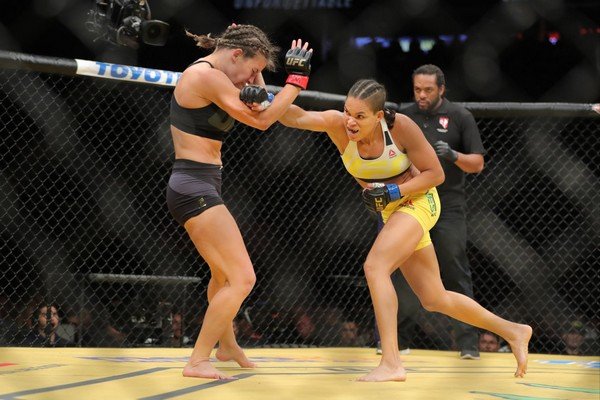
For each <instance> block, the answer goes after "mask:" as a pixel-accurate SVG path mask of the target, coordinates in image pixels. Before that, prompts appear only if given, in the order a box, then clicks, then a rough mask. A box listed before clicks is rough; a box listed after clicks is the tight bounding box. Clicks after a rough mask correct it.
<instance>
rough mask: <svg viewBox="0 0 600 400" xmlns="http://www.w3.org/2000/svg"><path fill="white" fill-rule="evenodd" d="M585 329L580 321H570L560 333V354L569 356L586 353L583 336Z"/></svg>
mask: <svg viewBox="0 0 600 400" xmlns="http://www.w3.org/2000/svg"><path fill="white" fill-rule="evenodd" d="M585 333H586V329H585V326H584V325H583V323H582V322H581V321H572V322H571V323H569V325H568V326H567V328H566V329H565V330H564V332H563V334H562V335H561V339H562V343H561V346H560V354H568V355H571V356H584V355H588V354H589V353H588V349H587V347H588V346H587V343H586V338H585Z"/></svg>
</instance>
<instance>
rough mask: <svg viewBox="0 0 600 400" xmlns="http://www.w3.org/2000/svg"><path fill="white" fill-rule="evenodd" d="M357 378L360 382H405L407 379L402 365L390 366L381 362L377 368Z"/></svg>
mask: <svg viewBox="0 0 600 400" xmlns="http://www.w3.org/2000/svg"><path fill="white" fill-rule="evenodd" d="M357 380H358V381H360V382H386V381H396V382H404V381H405V380H406V370H405V369H404V367H402V366H400V367H388V366H386V365H383V364H379V366H378V367H377V368H375V369H374V370H372V371H371V372H369V373H368V374H367V375H365V376H361V377H360V378H358V379H357Z"/></svg>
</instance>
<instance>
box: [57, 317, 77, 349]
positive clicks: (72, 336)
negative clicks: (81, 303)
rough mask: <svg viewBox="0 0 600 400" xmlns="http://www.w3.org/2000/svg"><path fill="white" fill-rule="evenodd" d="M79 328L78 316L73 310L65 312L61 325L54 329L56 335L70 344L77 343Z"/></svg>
mask: <svg viewBox="0 0 600 400" xmlns="http://www.w3.org/2000/svg"><path fill="white" fill-rule="evenodd" d="M78 326H79V315H77V313H76V312H75V311H73V310H69V311H67V313H66V315H65V316H64V318H63V319H62V321H61V323H60V324H59V325H58V327H57V328H56V334H57V335H58V336H60V337H62V338H63V339H66V340H68V341H69V342H72V343H77V341H78V335H77V327H78Z"/></svg>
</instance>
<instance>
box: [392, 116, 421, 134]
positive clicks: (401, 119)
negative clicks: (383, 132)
mask: <svg viewBox="0 0 600 400" xmlns="http://www.w3.org/2000/svg"><path fill="white" fill-rule="evenodd" d="M415 130H416V131H419V130H420V129H419V127H418V126H417V124H416V123H415V122H414V121H413V120H412V119H410V117H408V116H406V115H404V114H400V113H396V118H395V120H394V127H393V128H392V135H394V136H396V135H398V136H403V135H407V134H408V135H410V134H412V133H414V132H415Z"/></svg>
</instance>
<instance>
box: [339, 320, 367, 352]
mask: <svg viewBox="0 0 600 400" xmlns="http://www.w3.org/2000/svg"><path fill="white" fill-rule="evenodd" d="M339 336H340V341H339V345H340V346H344V347H363V346H366V345H367V342H366V341H365V336H364V335H361V333H360V328H359V326H358V324H357V323H356V322H354V321H349V320H346V321H344V322H342V326H341V331H340V335H339Z"/></svg>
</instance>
